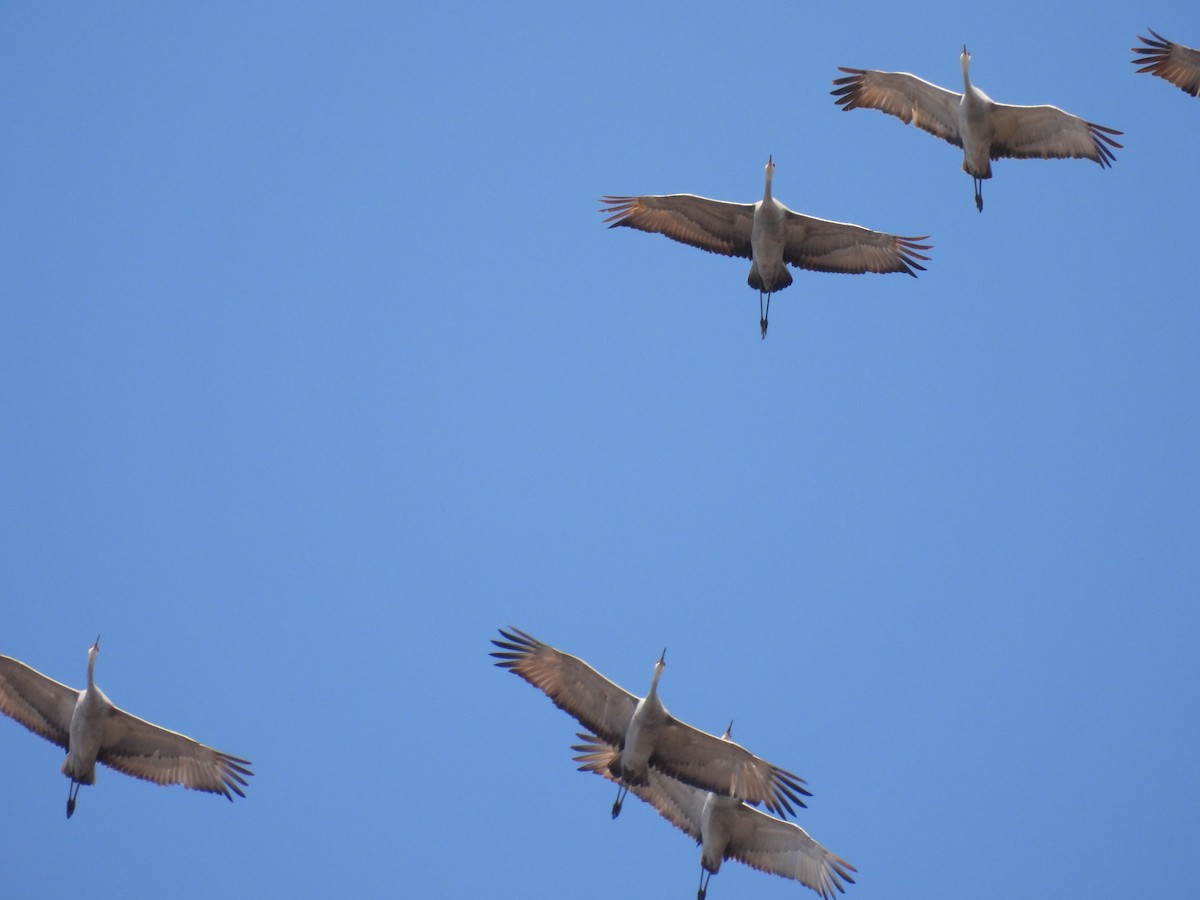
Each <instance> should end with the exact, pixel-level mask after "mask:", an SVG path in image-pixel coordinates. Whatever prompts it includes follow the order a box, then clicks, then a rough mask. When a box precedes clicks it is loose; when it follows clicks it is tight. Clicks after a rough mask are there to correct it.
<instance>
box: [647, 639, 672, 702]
mask: <svg viewBox="0 0 1200 900" xmlns="http://www.w3.org/2000/svg"><path fill="white" fill-rule="evenodd" d="M666 656H667V651H666V650H663V655H662V657H660V658H659V660H658V662H656V663H655V664H654V677H653V678H651V679H650V690H649V691H647V692H646V699H647V700H649V699H652V698H653V699H657V698H658V679H659V678H661V677H662V673H663V669H665V668H666V667H667V663H666Z"/></svg>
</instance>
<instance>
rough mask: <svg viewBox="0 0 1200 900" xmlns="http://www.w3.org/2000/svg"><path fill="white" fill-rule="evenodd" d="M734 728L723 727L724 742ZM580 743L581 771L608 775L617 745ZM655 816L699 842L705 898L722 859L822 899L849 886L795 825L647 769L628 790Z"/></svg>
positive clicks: (589, 738) (844, 870)
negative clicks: (644, 776) (798, 886)
mask: <svg viewBox="0 0 1200 900" xmlns="http://www.w3.org/2000/svg"><path fill="white" fill-rule="evenodd" d="M732 728H733V725H732V723H731V724H730V727H729V728H727V729H725V734H724V736H723V737H722V740H726V741H728V740H729V734H730V731H731V729H732ZM576 736H577V737H579V738H580V739H581V740H582V741H583V743H582V744H576V745H574V746H573V747H571V749H572V750H574V751H576V752H577V753H579V754H580V755H579V756H576V757H575V761H576V762H578V763H580V766H579V768H580V770H581V771H584V772H595V773H596V774H597V775H602V776H603V777H605V778H607V779H609V780H610V781H611V780H612V779H613V776H612V760H613V757H614V756H615V755H616V754H617V752H618V751H617V748H616V747H614V746H613V745H612V744H609V743H608V742H607V741H605V740H603V739H602V738H598V737H596V736H595V735H591V734H584V733H582V732H579V733H577V735H576ZM629 789H630V790H631V791H633V792H634V793H635V794H636V795H637V796H638V797H640V798H641V799H643V800H645V801H646V802H647V803H649V804H650V805H651V806H653V807H654V808H655V809H656V810H658V812H659V814H660V815H661V816H662V817H663V818H664V819H666V820H667V821H668V822H670V823H671V824H672V825H674V826H675V827H676V828H678V829H679V830H680V831H682V832H683V833H684V834H686V835H688V836H690V837H692V838H694V839H695V840H696V842H697V843H698V844H700V847H701V850H700V887H699V890H698V891H697V893H696V897H697V900H704V897H705V895H706V894H707V893H708V882H709V880H710V879H711V878H712V876H713V875H716V874H717V872H719V871H720V869H721V863H722V862H723V861H725V860H727V859H736V860H737V861H738V862H742V863H745V864H746V865H748V866H751V867H753V868H755V869H758V870H759V871H761V872H770V873H772V874H775V875H781V876H783V877H784V878H791V879H792V880H794V881H799V882H800V883H801V884H803V885H805V886H806V887H810V888H812V889H813V890H814V891H816V892H817V893H818V894H820V895H821V896H822V897H825V898H826V900H830V898H832V897H833V892H834V889H836V890H838V891H840V892H842V893H845V888H844V887H843V882H845V883H849V884H853V883H854V878H853V877H852V876H851V875H850V873H851V872H855V871H857V870H856V869H855V868H854V866H852V865H850V863H848V862H846V860H844V859H842V858H841V857H839V856H836V855H834V854H833V853H831V852H829V851H828V850H826V849H825V848H824V847H822V846H821V845H820V844H818V843H817V842H816V841H814V840H813V839H812V838H811V837H809V836H808V832H806V831H805V830H804V829H803V828H801V827H800V826H799V825H796V824H795V823H793V822H784V821H783V820H782V819H776V818H775V817H774V816H768V815H767V814H766V813H763V812H759V811H758V810H757V809H754V808H753V807H750V806H747V805H746V804H745V803H743V802H742V801H741V800H738V799H737V798H735V797H725V796H722V795H720V794H713V793H710V792H709V791H705V790H702V789H700V788H696V787H692V786H691V785H689V784H684V783H683V782H681V781H677V780H676V779H674V778H671V777H670V776H669V775H664V774H662V773H661V772H656V771H654V770H651V771H650V772H649V775H648V778H647V780H646V782H645V783H644V784H639V785H632V786H630V788H629Z"/></svg>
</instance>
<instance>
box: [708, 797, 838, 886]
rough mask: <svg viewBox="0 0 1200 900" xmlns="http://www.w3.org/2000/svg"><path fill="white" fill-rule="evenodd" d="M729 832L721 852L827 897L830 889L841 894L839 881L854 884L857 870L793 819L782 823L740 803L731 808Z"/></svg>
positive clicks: (730, 857)
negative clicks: (826, 847) (731, 831)
mask: <svg viewBox="0 0 1200 900" xmlns="http://www.w3.org/2000/svg"><path fill="white" fill-rule="evenodd" d="M731 812H732V814H733V816H732V824H733V833H732V836H731V837H730V839H729V846H728V848H727V849H726V851H725V855H726V857H727V858H729V859H736V860H737V861H738V862H743V863H745V864H746V865H748V866H752V867H753V868H755V869H758V870H759V871H760V872H771V873H773V874H775V875H782V876H783V877H784V878H791V879H793V880H794V881H799V882H800V883H801V884H803V885H806V886H807V887H810V888H812V889H813V890H814V891H816V892H817V893H818V894H820V895H821V896H822V897H825V898H827V900H832V898H833V896H834V894H833V892H834V890H835V889H836V890H837V891H839V892H841V893H843V894H844V893H845V892H846V889H845V887H844V886H843V882H848V883H850V884H854V878H853V877H851V875H850V873H851V872H856V871H858V870H857V869H855V868H854V866H852V865H850V863H848V862H846V860H844V859H842V858H841V857H840V856H836V855H834V854H833V853H830V852H829V851H828V850H826V849H825V848H824V847H822V846H821V845H820V844H818V843H817V842H816V841H814V840H813V839H812V838H811V837H809V835H808V832H807V831H805V830H804V829H803V828H801V827H800V826H799V825H797V824H795V823H794V822H784V821H782V820H780V819H776V818H773V817H772V816H768V815H767V814H766V813H762V812H759V811H758V810H757V809H752V808H751V807H749V806H746V805H745V804H744V803H743V804H742V805H741V806H738V807H736V808H734V809H732V810H731Z"/></svg>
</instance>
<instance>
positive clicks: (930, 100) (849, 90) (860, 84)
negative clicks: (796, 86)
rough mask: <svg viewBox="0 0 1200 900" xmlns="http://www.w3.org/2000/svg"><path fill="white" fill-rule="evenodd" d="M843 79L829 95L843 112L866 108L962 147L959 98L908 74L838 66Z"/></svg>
mask: <svg viewBox="0 0 1200 900" xmlns="http://www.w3.org/2000/svg"><path fill="white" fill-rule="evenodd" d="M838 71H839V72H846V73H848V74H847V76H846V77H845V78H835V79H834V80H833V83H834V84H835V85H839V87H838V88H837V89H836V90H833V91H830V93H831V94H833V96H835V97H837V98H838V99H837V100H835V101H834V103H836V104H837V105H838V106H840V107H841V108H842V110H843V112H845V111H848V110H851V109H858V108H859V107H866V108H869V109H878V110H880V111H881V112H885V113H887V114H888V115H892V116H895V117H896V118H898V119H899V120H900V121H902V122H903V123H904V124H905V125H907V124H909V123H911V124H913V125H916V126H917V127H918V128H921V129H924V130H925V131H928V132H929V133H930V134H932V135H934V136H935V137H940V138H941V139H942V140H943V141H949V142H950V143H951V144H953V145H954V146H955V147H961V146H962V135H961V134H959V131H958V105H959V102H960V101H961V100H962V94H956V93H954V91H948V90H946V89H945V88H943V87H938V86H937V85H936V84H930V83H929V82H928V81H926V80H925V79H923V78H918V77H917V76H916V75H910V74H908V73H907V72H876V71H874V70H872V69H848V68H846V67H845V66H838Z"/></svg>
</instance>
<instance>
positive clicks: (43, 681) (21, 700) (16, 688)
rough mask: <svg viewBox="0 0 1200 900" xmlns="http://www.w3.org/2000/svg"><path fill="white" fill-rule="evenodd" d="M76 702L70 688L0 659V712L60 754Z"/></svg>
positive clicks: (0, 657) (77, 696) (8, 658)
mask: <svg viewBox="0 0 1200 900" xmlns="http://www.w3.org/2000/svg"><path fill="white" fill-rule="evenodd" d="M78 699H79V691H77V690H75V689H74V688H69V687H67V686H66V685H65V684H59V683H58V682H57V681H55V680H54V679H53V678H47V677H46V676H45V675H43V674H42V673H41V672H39V671H37V670H36V669H33V668H31V667H29V666H27V665H25V663H23V662H20V661H19V660H16V659H13V658H11V657H8V656H0V712H3V713H4V714H5V715H7V716H12V717H13V718H14V719H16V720H17V721H18V722H20V723H21V724H22V725H24V726H25V727H26V728H28V729H29V730H30V731H32V732H33V733H34V734H36V735H39V736H40V737H44V738H45V739H46V740H48V741H50V742H52V743H55V744H58V746H60V747H62V748H63V749H64V750H65V749H67V741H68V739H69V732H70V728H71V713H72V712H74V710H75V701H76V700H78Z"/></svg>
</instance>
